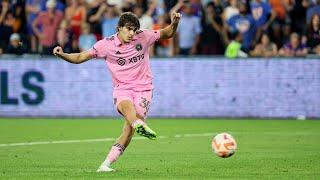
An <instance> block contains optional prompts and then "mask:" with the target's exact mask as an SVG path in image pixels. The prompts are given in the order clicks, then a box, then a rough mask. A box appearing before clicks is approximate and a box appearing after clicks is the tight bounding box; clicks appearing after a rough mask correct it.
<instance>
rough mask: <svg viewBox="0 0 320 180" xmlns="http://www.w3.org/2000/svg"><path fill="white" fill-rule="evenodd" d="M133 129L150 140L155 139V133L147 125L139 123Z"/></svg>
mask: <svg viewBox="0 0 320 180" xmlns="http://www.w3.org/2000/svg"><path fill="white" fill-rule="evenodd" d="M134 129H135V130H136V132H137V133H138V134H139V135H141V136H144V137H147V138H149V139H151V140H155V139H156V138H157V133H156V132H154V131H153V130H152V129H151V128H149V127H148V126H147V125H140V124H139V125H137V126H136V127H135V128H134Z"/></svg>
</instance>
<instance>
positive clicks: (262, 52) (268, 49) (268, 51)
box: [250, 33, 278, 57]
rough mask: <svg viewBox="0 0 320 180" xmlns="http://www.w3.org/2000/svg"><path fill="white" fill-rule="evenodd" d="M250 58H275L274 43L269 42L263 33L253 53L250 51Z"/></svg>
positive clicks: (266, 35)
mask: <svg viewBox="0 0 320 180" xmlns="http://www.w3.org/2000/svg"><path fill="white" fill-rule="evenodd" d="M250 54H251V56H256V57H273V56H277V54H278V50H277V46H276V44H275V43H273V42H271V41H270V38H269V36H268V34H267V33H263V34H262V36H261V38H260V41H259V44H257V45H256V47H255V48H254V50H253V51H251V53H250Z"/></svg>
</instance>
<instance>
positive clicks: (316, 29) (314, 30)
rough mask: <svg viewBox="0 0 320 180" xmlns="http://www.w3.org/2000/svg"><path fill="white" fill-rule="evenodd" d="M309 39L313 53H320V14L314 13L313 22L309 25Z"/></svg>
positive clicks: (309, 45)
mask: <svg viewBox="0 0 320 180" xmlns="http://www.w3.org/2000/svg"><path fill="white" fill-rule="evenodd" d="M307 39H308V40H307V42H308V43H307V44H308V47H310V49H311V53H315V54H317V55H320V18H319V15H318V14H314V15H313V16H312V18H311V23H310V24H309V25H308V32H307Z"/></svg>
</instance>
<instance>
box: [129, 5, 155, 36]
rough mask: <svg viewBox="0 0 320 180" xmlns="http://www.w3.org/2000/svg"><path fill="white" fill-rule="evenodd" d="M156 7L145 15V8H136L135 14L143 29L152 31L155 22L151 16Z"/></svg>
mask: <svg viewBox="0 0 320 180" xmlns="http://www.w3.org/2000/svg"><path fill="white" fill-rule="evenodd" d="M154 8H155V7H152V8H150V9H149V10H148V11H147V12H146V13H143V8H142V7H141V6H135V7H134V9H133V13H134V14H135V15H137V16H138V18H139V22H140V28H141V29H149V30H150V29H152V26H153V20H152V18H151V14H152V12H153V11H154Z"/></svg>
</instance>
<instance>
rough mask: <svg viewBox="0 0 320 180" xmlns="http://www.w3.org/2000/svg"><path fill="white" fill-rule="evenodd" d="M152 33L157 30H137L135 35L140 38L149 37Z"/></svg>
mask: <svg viewBox="0 0 320 180" xmlns="http://www.w3.org/2000/svg"><path fill="white" fill-rule="evenodd" d="M152 33H157V30H149V29H139V30H138V31H137V32H136V35H137V36H138V37H140V38H143V37H147V36H150V35H151V34H152Z"/></svg>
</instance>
